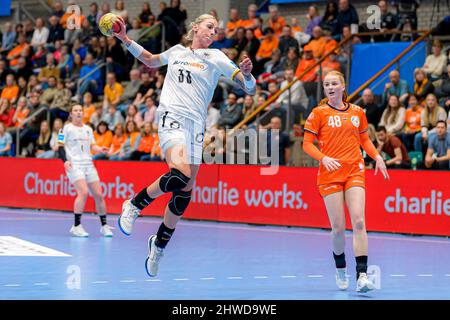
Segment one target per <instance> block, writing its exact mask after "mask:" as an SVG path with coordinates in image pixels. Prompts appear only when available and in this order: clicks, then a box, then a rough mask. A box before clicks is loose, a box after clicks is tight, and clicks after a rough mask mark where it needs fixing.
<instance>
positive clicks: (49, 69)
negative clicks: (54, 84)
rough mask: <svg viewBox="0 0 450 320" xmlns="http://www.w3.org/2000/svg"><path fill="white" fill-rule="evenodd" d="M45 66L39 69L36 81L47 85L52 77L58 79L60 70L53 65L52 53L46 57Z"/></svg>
mask: <svg viewBox="0 0 450 320" xmlns="http://www.w3.org/2000/svg"><path fill="white" fill-rule="evenodd" d="M46 63H47V64H46V66H45V67H43V68H42V69H41V71H40V72H39V75H38V80H39V81H40V82H41V83H47V82H48V79H49V78H50V77H54V78H55V79H56V80H58V79H59V78H60V75H61V70H60V69H58V68H57V67H56V65H55V58H54V57H53V54H52V53H48V54H47V55H46Z"/></svg>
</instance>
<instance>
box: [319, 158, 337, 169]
mask: <svg viewBox="0 0 450 320" xmlns="http://www.w3.org/2000/svg"><path fill="white" fill-rule="evenodd" d="M321 162H322V164H323V165H324V167H325V169H327V171H328V172H333V171H336V170H338V169H339V168H340V167H341V164H340V163H339V160H338V159H334V158H330V157H327V156H325V157H323V158H322V160H321Z"/></svg>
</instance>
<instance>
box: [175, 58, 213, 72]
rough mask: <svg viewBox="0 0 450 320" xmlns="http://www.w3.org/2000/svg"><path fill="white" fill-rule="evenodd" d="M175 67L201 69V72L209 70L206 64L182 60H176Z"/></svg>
mask: <svg viewBox="0 0 450 320" xmlns="http://www.w3.org/2000/svg"><path fill="white" fill-rule="evenodd" d="M173 65H174V66H175V65H181V66H186V67H192V68H197V69H200V70H201V71H205V70H206V69H208V65H207V64H206V63H200V62H193V61H182V60H175V61H174V62H173Z"/></svg>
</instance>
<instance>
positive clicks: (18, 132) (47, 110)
mask: <svg viewBox="0 0 450 320" xmlns="http://www.w3.org/2000/svg"><path fill="white" fill-rule="evenodd" d="M44 111H46V112H47V122H48V123H50V108H49V107H47V106H44V107H41V108H39V109H37V110H36V111H35V112H34V113H33V114H31V115H30V116H29V117H28V118H26V119H25V120H24V122H23V123H22V124H21V125H20V127H17V131H16V157H18V156H20V154H19V153H20V129H21V128H22V127H25V125H26V124H27V123H29V122H30V121H31V120H34V119H35V118H36V117H37V116H38V115H40V114H41V113H43V112H44Z"/></svg>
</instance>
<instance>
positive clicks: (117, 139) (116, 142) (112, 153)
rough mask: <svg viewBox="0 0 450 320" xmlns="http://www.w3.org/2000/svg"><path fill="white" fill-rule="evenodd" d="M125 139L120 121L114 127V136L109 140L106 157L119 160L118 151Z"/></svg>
mask: <svg viewBox="0 0 450 320" xmlns="http://www.w3.org/2000/svg"><path fill="white" fill-rule="evenodd" d="M126 140H127V135H126V134H125V128H124V127H123V124H122V123H118V124H116V126H115V127H114V136H113V138H112V142H111V148H110V149H109V151H108V154H107V157H108V159H109V160H119V153H120V150H121V149H122V146H123V145H124V144H125V141H126Z"/></svg>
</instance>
